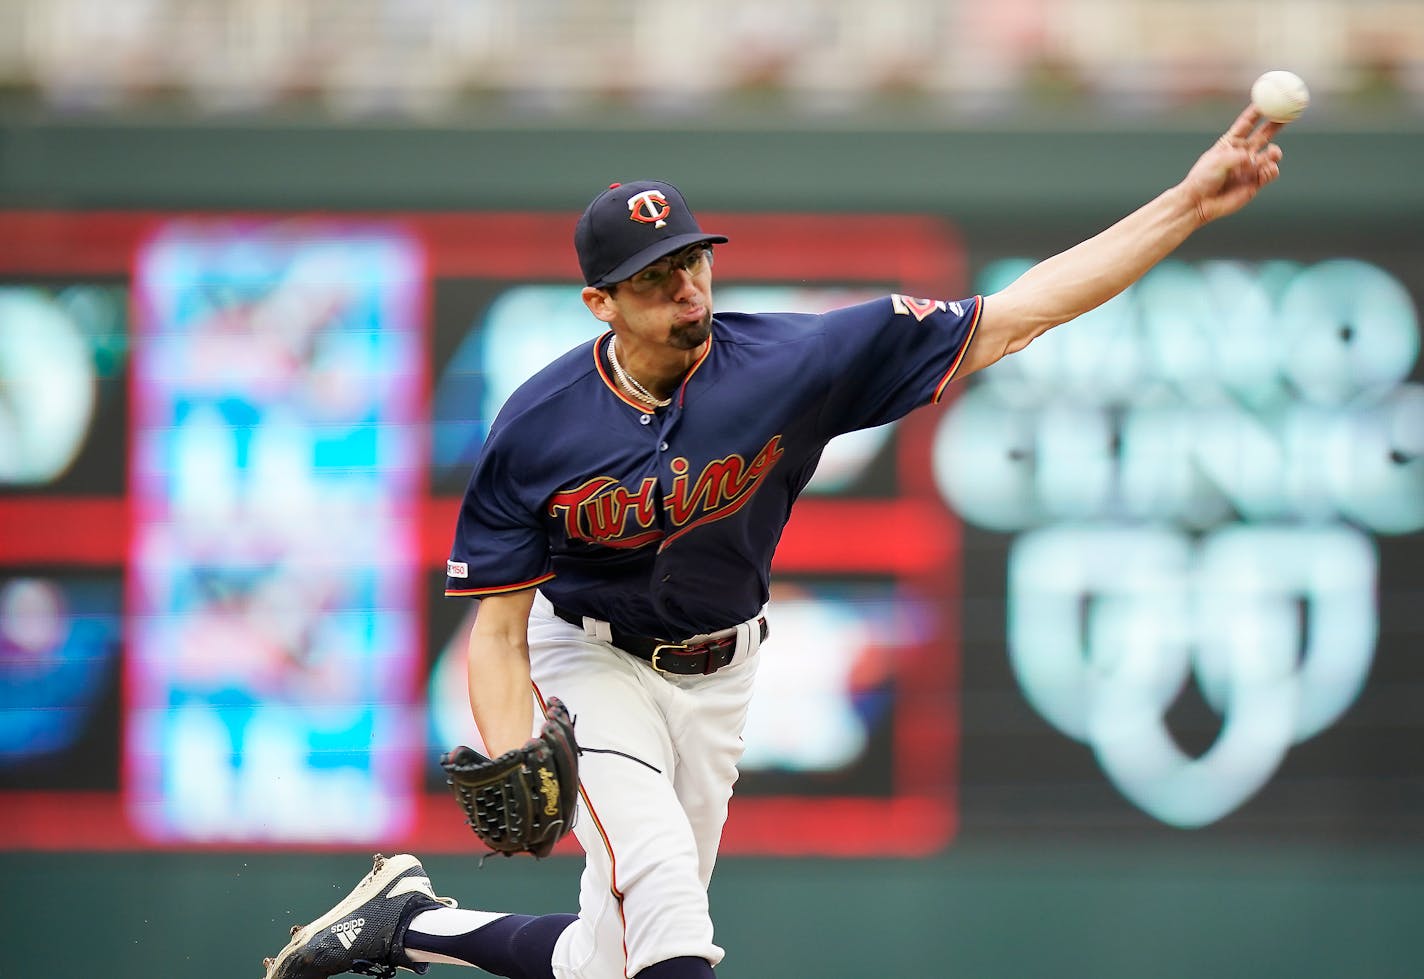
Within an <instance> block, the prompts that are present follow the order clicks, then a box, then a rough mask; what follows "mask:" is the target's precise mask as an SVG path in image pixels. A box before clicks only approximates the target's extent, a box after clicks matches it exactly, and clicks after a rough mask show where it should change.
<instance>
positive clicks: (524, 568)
mask: <svg viewBox="0 0 1424 979" xmlns="http://www.w3.org/2000/svg"><path fill="white" fill-rule="evenodd" d="M500 441H501V440H500V439H499V438H498V437H497V435H496V434H494V433H491V437H490V440H489V441H488V442H487V443H486V444H485V448H484V449H483V450H482V451H481V453H480V457H479V459H478V460H477V461H476V463H475V467H474V470H473V472H472V473H471V475H470V483H469V486H468V488H467V489H466V490H465V498H464V500H463V501H462V502H461V504H460V514H459V518H458V520H457V522H456V525H455V542H454V544H453V545H452V546H451V548H450V560H449V562H448V563H447V564H446V566H445V594H446V595H449V596H467V597H472V598H480V597H483V596H485V595H498V594H502V593H504V592H512V591H520V590H522V589H524V588H531V587H533V586H535V585H539V584H542V583H543V582H545V581H548V580H549V579H550V578H552V577H554V574H553V571H552V570H550V563H551V559H550V551H549V540H548V535H547V534H546V532H545V530H544V527H543V525H542V524H541V522H540V520H539V517H538V513H537V512H536V510H535V509H534V507H533V506H532V505H531V504H530V503H529V502H528V501H527V500H525V499H524V498H523V497H522V496H521V492H520V490H521V486H520V483H519V481H518V480H517V479H516V478H515V477H514V476H513V474H512V473H511V472H510V471H509V459H508V453H507V451H505V450H504V449H503V447H502V446H501V444H500Z"/></svg>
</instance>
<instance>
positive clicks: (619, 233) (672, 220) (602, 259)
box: [574, 180, 727, 288]
mask: <svg viewBox="0 0 1424 979" xmlns="http://www.w3.org/2000/svg"><path fill="white" fill-rule="evenodd" d="M726 240H727V239H726V237H725V236H724V235H709V234H707V233H705V232H704V231H703V230H702V229H701V228H700V227H698V226H697V218H695V217H693V215H692V211H691V210H689V209H688V206H687V201H685V200H683V198H682V194H681V192H679V191H678V189H677V188H676V187H674V186H673V185H672V184H669V183H664V182H663V181H661V180H634V181H631V182H629V183H626V184H613V185H612V186H611V187H609V188H608V189H607V190H605V191H604V192H603V193H601V194H599V195H598V196H597V197H595V198H594V199H593V203H591V204H589V205H588V207H587V208H586V209H585V210H584V212H583V215H582V216H581V217H580V218H579V220H578V225H577V226H576V227H575V228H574V248H575V249H576V250H577V251H578V260H579V267H580V268H581V269H582V270H583V280H584V282H586V283H587V284H588V285H591V286H596V287H598V288H602V287H603V286H607V285H611V284H612V283H614V282H622V281H623V280H624V279H626V278H628V277H629V276H630V275H632V274H633V273H634V272H636V271H638V270H639V269H641V268H643V267H644V266H646V265H651V264H652V263H653V262H656V261H657V260H658V259H660V258H662V257H663V256H664V255H671V254H672V253H673V252H676V251H681V250H682V249H684V248H686V247H687V246H688V245H695V244H697V243H698V242H699V241H705V242H708V243H721V242H724V241H726Z"/></svg>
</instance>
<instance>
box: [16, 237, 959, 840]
mask: <svg viewBox="0 0 1424 979" xmlns="http://www.w3.org/2000/svg"><path fill="white" fill-rule="evenodd" d="M712 219H713V217H712V216H710V215H709V216H708V220H712ZM716 220H717V221H718V222H719V226H720V227H725V228H726V229H727V230H728V233H729V234H731V235H734V236H735V237H736V239H737V240H738V241H739V242H742V244H741V245H739V247H738V248H737V249H736V250H735V251H729V252H727V253H726V255H725V256H722V255H719V266H718V281H719V289H718V294H719V302H720V303H721V304H723V305H724V306H725V307H726V308H740V309H751V308H796V309H817V308H831V307H833V306H836V305H840V304H843V303H846V302H854V301H858V300H860V299H863V298H867V297H869V296H873V295H878V294H883V293H885V292H889V291H901V292H929V291H932V289H933V288H942V287H944V286H945V285H946V284H948V285H951V286H953V287H954V289H955V291H957V292H964V291H965V290H966V289H967V272H966V269H965V267H964V264H963V257H962V253H961V251H960V249H959V246H958V244H957V242H956V240H955V238H954V236H953V234H952V233H951V231H950V230H949V229H948V228H947V227H945V226H944V225H942V224H940V223H938V222H934V221H929V220H921V219H909V218H893V217H884V218H878V217H864V218H855V219H851V220H850V221H849V222H847V221H844V220H839V219H838V220H832V219H830V218H824V217H815V216H794V217H784V218H778V217H775V216H739V215H721V216H717V217H716ZM571 223H572V222H571V219H570V218H567V217H566V216H551V215H537V214H524V215H519V214H502V215H468V216H461V215H440V216H434V215H427V216H421V215H369V216H349V215H347V216H314V217H305V218H297V217H292V216H285V215H193V214H187V215H163V214H139V213H133V214H103V215H83V214H33V213H28V214H7V215H0V230H4V231H5V232H6V237H7V239H8V240H9V241H10V242H11V244H10V246H8V247H7V248H6V249H4V250H0V310H3V311H4V313H3V316H4V318H3V320H0V324H3V326H2V327H0V338H3V340H0V342H4V343H5V344H6V353H7V356H6V357H4V358H0V364H3V365H4V366H3V368H0V369H3V370H5V371H6V374H5V381H6V387H7V389H13V390H14V391H15V396H14V397H12V398H10V399H7V400H6V401H5V402H4V403H3V408H0V414H3V418H0V432H3V433H5V435H6V436H13V437H12V438H11V437H7V438H5V439H4V440H0V466H3V467H5V468H4V469H3V470H0V486H2V487H3V489H0V494H2V495H0V643H3V645H0V670H2V671H3V674H0V679H3V681H4V689H5V694H4V698H5V701H4V703H3V704H0V723H3V726H0V787H3V788H0V804H3V810H4V812H5V816H4V817H3V818H4V821H5V830H6V833H5V838H6V839H7V840H8V841H10V844H11V845H15V846H22V847H54V848H64V847H75V846H78V847H85V846H97V847H146V846H160V847H171V846H223V847H233V846H239V847H240V846H264V847H266V846H296V847H308V846H343V845H351V846H365V845H368V844H371V843H377V842H378V843H381V844H382V845H398V846H402V847H418V848H422V849H424V850H427V851H428V850H431V849H440V848H450V849H469V848H471V847H472V845H473V844H472V840H471V839H470V838H469V837H468V833H467V831H466V830H465V829H464V827H463V826H462V825H461V824H460V821H459V820H458V819H457V818H455V813H454V810H453V808H452V806H451V805H450V803H449V800H448V799H447V798H445V795H444V792H445V789H444V785H443V776H442V775H441V773H440V771H439V768H438V765H437V764H436V762H437V759H438V757H439V754H440V753H441V751H443V750H444V749H446V748H448V747H449V746H450V745H452V744H455V743H457V742H466V741H470V740H471V739H472V738H473V737H474V734H473V731H472V729H471V721H470V719H469V716H468V708H467V707H466V705H465V704H466V695H465V692H464V683H465V681H464V667H463V656H464V652H463V651H464V642H465V636H466V635H467V633H468V628H469V620H470V617H471V615H472V614H473V609H474V605H473V604H472V603H470V602H468V601H464V600H454V599H444V598H442V597H439V596H440V593H441V590H442V587H443V573H442V569H443V567H444V560H445V557H446V556H447V552H448V548H449V542H450V536H449V535H450V533H451V532H452V530H453V526H454V519H455V514H456V510H457V507H458V502H459V498H460V495H461V494H462V492H463V489H464V484H465V480H466V478H467V475H468V471H469V467H470V464H471V462H472V461H473V459H474V456H475V453H477V451H478V449H479V446H480V443H481V442H482V440H483V438H484V436H485V432H486V430H487V426H488V424H489V421H490V420H491V419H492V417H493V415H494V413H495V412H496V411H497V410H498V408H499V406H500V404H501V403H502V402H503V400H504V398H505V397H507V396H508V394H509V392H510V391H512V390H513V388H514V387H515V386H517V385H518V384H519V383H520V382H521V381H522V380H523V379H524V378H526V377H527V376H529V375H530V374H532V373H533V372H534V371H535V370H537V369H538V368H539V367H541V366H543V364H544V363H545V362H547V361H548V360H549V359H551V358H552V357H554V356H557V355H558V354H560V353H562V352H563V351H565V350H566V349H568V348H569V347H571V346H574V345H576V344H578V343H581V342H586V341H587V340H589V339H591V338H592V337H593V336H595V335H596V334H597V332H598V329H597V328H598V324H596V323H594V322H593V321H592V320H590V318H589V317H588V315H587V311H586V310H585V309H584V307H583V305H582V303H581V301H580V300H579V296H578V288H577V286H576V285H573V284H571V283H573V282H574V281H576V280H575V279H574V276H573V274H572V273H573V271H574V270H573V269H572V258H571V254H570V251H571V250H570V248H569V228H570V227H571ZM833 231H834V232H835V233H834V234H833V233H832V232H833ZM848 232H849V233H848ZM932 432H933V418H932V417H929V416H926V417H925V418H924V419H916V421H915V422H912V423H910V424H906V425H903V426H899V427H898V428H896V427H887V428H884V429H878V430H874V431H869V432H862V433H857V434H856V435H855V436H851V437H847V438H844V439H841V440H838V441H837V443H836V444H835V445H834V446H833V447H832V448H831V449H830V450H829V451H828V452H827V454H826V459H825V462H824V464H823V466H822V468H821V471H820V473H819V474H818V476H817V478H816V480H815V481H814V482H813V484H812V485H811V486H810V487H809V488H808V490H807V494H806V498H805V500H804V502H803V504H802V506H801V508H800V510H799V511H798V514H797V516H796V518H795V519H794V520H793V523H792V525H791V527H790V528H789V530H788V532H787V534H786V536H785V538H784V540H783V543H782V547H781V550H780V552H779V555H778V562H777V572H778V574H777V586H776V589H777V590H776V593H775V594H774V596H773V605H774V609H775V612H774V619H775V641H774V642H773V643H771V644H770V645H769V646H768V656H767V657H766V661H765V668H764V669H763V671H762V675H761V694H760V697H759V699H758V701H757V704H756V706H755V708H754V711H753V714H752V716H751V718H750V721H749V727H748V731H747V744H748V750H747V755H746V759H745V764H744V772H745V775H744V779H743V783H742V786H741V789H740V790H739V796H738V800H737V804H736V805H735V806H734V810H733V815H732V817H731V821H730V823H729V826H728V829H727V847H726V848H727V850H728V852H761V853H830V854H857V853H896V852H899V853H924V852H933V851H934V850H937V849H940V848H942V847H943V846H944V845H945V844H947V843H948V841H949V840H950V839H951V838H952V836H953V834H954V832H955V825H956V800H955V791H956V765H957V757H958V754H957V738H958V730H957V709H958V708H957V701H956V698H957V692H956V691H957V682H956V674H957V670H958V651H957V645H956V636H957V630H956V627H955V621H954V616H955V607H956V606H955V598H956V594H957V589H958V581H957V573H958V544H957V531H958V525H957V522H956V521H955V520H954V518H953V517H952V515H951V514H950V512H949V511H948V510H947V508H946V507H945V505H944V503H943V501H942V500H941V499H940V498H939V496H938V495H937V493H936V490H935V487H934V481H933V476H932V472H931V467H930V440H931V436H932ZM773 652H775V655H771V653H773ZM100 814H102V818H99V816H100ZM870 824H874V825H881V826H883V827H886V831H885V832H884V833H877V834H875V835H874V837H873V838H871V839H866V834H864V833H863V832H861V827H863V826H865V825H870ZM96 827H100V828H98V829H96ZM569 845H570V846H572V843H571V842H570V844H569Z"/></svg>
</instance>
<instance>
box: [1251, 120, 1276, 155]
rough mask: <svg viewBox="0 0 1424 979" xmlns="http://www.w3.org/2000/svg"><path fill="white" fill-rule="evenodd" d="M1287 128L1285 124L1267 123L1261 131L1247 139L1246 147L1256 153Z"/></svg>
mask: <svg viewBox="0 0 1424 979" xmlns="http://www.w3.org/2000/svg"><path fill="white" fill-rule="evenodd" d="M1285 127H1286V124H1285V123H1283V122H1267V123H1266V124H1265V125H1264V126H1262V127H1261V128H1260V129H1258V130H1256V131H1255V132H1254V133H1252V134H1251V135H1250V136H1249V137H1247V139H1246V145H1247V146H1248V147H1250V149H1251V151H1252V152H1253V153H1254V152H1256V151H1258V150H1260V149H1261V148H1262V147H1263V146H1265V145H1266V144H1267V143H1269V142H1270V141H1271V139H1272V138H1273V137H1274V136H1275V135H1276V133H1278V132H1280V131H1281V130H1282V129H1284V128H1285Z"/></svg>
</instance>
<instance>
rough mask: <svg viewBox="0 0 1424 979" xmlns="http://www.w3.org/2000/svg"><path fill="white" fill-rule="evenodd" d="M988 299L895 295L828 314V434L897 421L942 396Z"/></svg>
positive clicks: (825, 421)
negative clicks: (919, 297) (948, 298)
mask: <svg viewBox="0 0 1424 979" xmlns="http://www.w3.org/2000/svg"><path fill="white" fill-rule="evenodd" d="M983 303H984V301H983V299H982V298H981V297H979V296H975V297H974V298H972V299H963V300H958V301H953V302H951V301H947V300H942V299H916V298H913V297H910V296H902V295H892V296H887V297H885V298H883V299H876V300H872V301H870V302H866V303H861V304H859V305H855V306H847V307H844V308H842V309H837V310H832V311H831V312H829V313H826V314H824V316H823V318H822V319H823V322H822V331H823V340H824V355H825V357H826V358H827V372H828V376H829V377H830V379H831V380H830V385H829V389H828V393H827V398H826V401H825V408H824V411H823V414H822V423H823V425H824V427H825V429H826V431H827V433H828V434H830V435H839V434H842V433H844V432H850V431H855V430H856V429H861V428H871V427H873V426H876V425H883V424H885V423H887V422H891V421H895V420H896V419H898V418H902V417H904V416H905V415H907V414H909V413H910V412H911V411H913V410H914V409H915V408H919V407H921V406H923V405H927V404H937V403H938V402H939V401H940V399H941V398H943V397H944V392H945V389H946V388H948V387H949V383H950V381H952V380H953V379H954V376H955V374H956V373H957V372H958V370H959V367H960V364H962V363H963V361H964V355H965V353H966V352H967V351H968V350H969V344H970V343H971V342H972V341H973V339H974V332H975V329H976V328H977V327H978V325H979V316H980V312H981V310H982V308H983Z"/></svg>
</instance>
